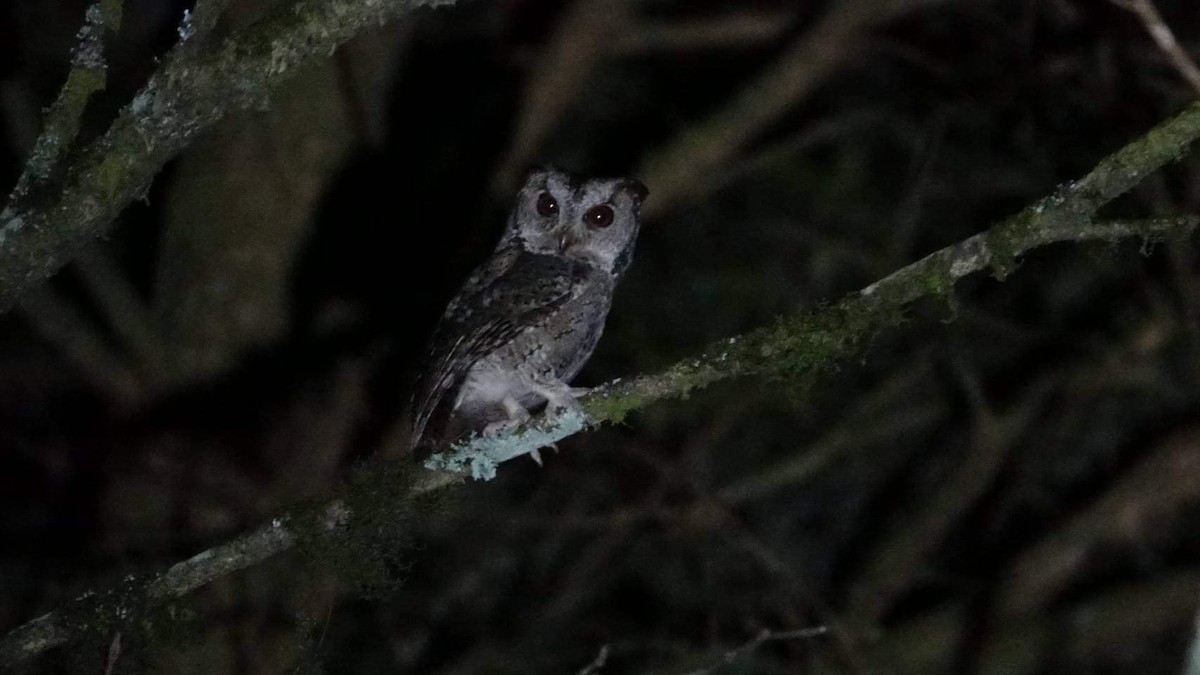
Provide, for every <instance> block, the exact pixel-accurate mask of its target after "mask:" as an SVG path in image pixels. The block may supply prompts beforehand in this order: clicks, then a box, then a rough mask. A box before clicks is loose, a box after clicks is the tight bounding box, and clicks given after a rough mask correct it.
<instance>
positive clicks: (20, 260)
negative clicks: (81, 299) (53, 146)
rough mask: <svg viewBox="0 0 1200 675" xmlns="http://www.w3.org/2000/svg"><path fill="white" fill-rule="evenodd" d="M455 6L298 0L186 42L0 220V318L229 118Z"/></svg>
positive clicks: (428, 0)
mask: <svg viewBox="0 0 1200 675" xmlns="http://www.w3.org/2000/svg"><path fill="white" fill-rule="evenodd" d="M453 2H454V0H408V1H405V2H401V1H398V0H299V1H298V2H294V3H284V4H283V5H282V6H280V7H279V8H278V9H276V10H275V11H274V12H273V13H271V14H270V15H268V16H267V17H265V18H264V19H263V20H261V21H259V22H258V23H256V24H254V25H252V26H250V27H248V28H247V29H245V30H243V31H240V32H238V33H235V34H233V35H231V36H230V37H229V38H228V39H227V40H224V41H223V42H221V43H219V44H214V45H212V47H211V48H206V49H189V48H186V45H187V41H186V40H184V41H182V42H181V43H180V45H179V46H177V47H176V48H175V49H173V50H172V51H171V52H170V53H169V54H168V55H167V57H166V58H165V59H164V63H163V65H162V66H161V67H160V68H159V70H158V71H157V72H156V73H155V74H154V75H153V76H152V77H151V78H150V81H149V83H147V85H146V87H145V88H144V89H142V91H141V92H139V93H138V94H137V96H136V97H134V99H133V101H132V102H130V103H129V105H127V106H126V107H125V108H124V109H122V111H121V113H120V114H119V115H118V117H117V119H116V121H114V122H113V124H112V126H111V127H110V128H109V129H108V131H107V132H106V133H105V134H104V135H103V136H102V137H101V138H99V139H98V140H97V141H96V142H94V143H93V144H92V145H91V146H90V147H88V148H87V149H85V150H84V151H83V153H82V154H81V157H80V158H79V161H78V162H76V163H75V164H74V166H72V167H70V168H69V170H67V171H66V172H65V175H64V176H63V177H62V179H61V180H59V181H55V182H56V183H61V184H56V185H54V186H53V187H54V188H55V189H47V190H39V191H37V194H38V195H39V197H38V198H37V199H35V200H32V201H31V203H28V204H26V203H21V202H14V203H11V204H10V205H9V206H8V208H6V209H4V211H3V212H2V213H0V310H6V309H8V308H10V307H11V306H12V304H13V302H14V300H15V299H16V298H17V297H18V296H19V294H20V293H21V292H22V291H23V290H25V289H26V288H29V287H30V286H32V285H33V284H36V283H38V282H40V281H42V280H43V279H45V278H47V277H48V276H50V275H51V274H53V273H54V272H55V271H57V270H58V269H59V268H60V267H62V265H63V264H65V263H66V262H67V260H68V259H69V258H70V257H71V255H73V254H74V252H75V251H77V250H78V249H79V248H80V246H81V245H82V244H83V243H84V242H85V241H86V240H87V239H88V238H90V237H92V236H95V235H96V234H99V233H100V232H102V231H103V230H104V228H105V227H107V226H108V225H109V223H111V222H112V220H113V219H114V218H115V217H116V215H117V214H118V213H119V212H120V211H121V209H122V208H124V206H125V205H126V204H128V203H129V202H130V201H131V200H133V199H134V198H136V197H138V196H139V195H141V194H143V193H144V192H145V191H146V189H147V188H148V187H149V185H150V181H151V180H152V179H153V178H154V175H155V174H156V173H158V171H159V169H161V168H162V166H163V164H165V163H166V162H167V161H168V160H169V159H171V158H172V157H174V156H175V155H176V154H177V153H178V152H179V151H180V150H182V149H183V148H184V147H185V146H187V145H188V144H189V143H190V142H191V141H192V139H194V138H195V137H196V135H197V134H198V133H199V132H201V131H202V130H204V129H206V128H208V127H209V126H211V125H212V124H213V123H214V122H216V121H217V120H219V119H221V118H222V117H223V116H224V115H225V114H226V113H227V112H229V111H231V110H242V109H248V108H254V107H261V106H263V105H265V104H266V102H267V100H268V98H269V96H270V94H271V92H272V91H274V89H275V87H277V86H278V85H279V84H280V83H281V82H282V81H283V80H284V79H285V78H286V77H287V75H289V74H290V73H292V72H294V71H295V70H296V69H297V68H301V67H303V66H304V65H306V64H308V63H312V62H314V61H317V60H320V59H324V58H327V57H328V56H329V55H330V54H331V53H332V52H333V51H334V50H335V49H337V48H338V47H339V46H340V45H342V44H343V43H345V42H346V41H347V40H349V39H350V38H352V37H354V36H355V35H357V34H358V33H360V32H362V31H364V30H367V29H369V28H372V27H375V26H378V25H380V24H382V23H384V22H386V21H388V20H389V19H393V18H395V17H398V16H400V15H401V14H403V13H404V12H406V11H407V10H408V9H410V8H412V7H416V6H437V5H448V4H452V3H453Z"/></svg>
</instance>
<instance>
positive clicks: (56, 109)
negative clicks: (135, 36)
mask: <svg viewBox="0 0 1200 675" xmlns="http://www.w3.org/2000/svg"><path fill="white" fill-rule="evenodd" d="M120 25H121V0H101V1H100V2H96V3H94V4H92V5H90V6H89V7H88V8H87V13H86V15H85V18H84V24H83V27H82V28H80V29H79V34H78V36H77V39H78V42H77V43H76V44H75V48H74V50H73V51H72V52H71V69H70V71H68V72H67V81H66V83H65V84H64V85H63V87H62V89H61V90H59V92H58V97H57V98H56V99H55V100H54V103H52V104H51V105H50V109H49V110H48V111H47V112H46V117H45V120H44V121H43V129H42V133H41V135H40V136H38V139H37V141H36V142H35V143H34V146H33V152H32V153H31V154H30V157H29V161H28V162H26V163H25V170H24V171H23V172H22V173H21V176H20V178H18V179H17V185H16V187H15V188H14V189H13V192H12V197H11V199H12V200H13V201H14V202H16V201H19V200H21V199H24V198H25V196H26V195H28V194H29V193H30V192H31V191H33V190H36V189H37V187H38V186H39V184H41V183H42V182H44V181H46V180H47V179H48V178H50V177H51V175H52V174H53V173H54V170H55V168H56V167H57V166H58V164H59V162H60V161H61V160H62V157H63V155H64V154H65V153H66V151H67V149H68V148H70V147H71V144H72V143H74V142H75V137H76V136H77V135H78V134H79V123H80V120H81V119H82V117H83V111H84V109H85V108H86V107H87V104H88V101H90V100H92V96H93V95H95V94H96V93H97V92H99V91H102V90H103V89H104V87H105V86H106V84H107V82H108V67H107V65H106V64H105V62H104V34H105V33H106V32H109V33H115V32H116V31H117V30H118V29H119V28H120Z"/></svg>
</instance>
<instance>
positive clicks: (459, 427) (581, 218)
mask: <svg viewBox="0 0 1200 675" xmlns="http://www.w3.org/2000/svg"><path fill="white" fill-rule="evenodd" d="M646 192H647V191H646V188H645V187H644V186H643V185H642V184H641V183H639V182H637V181H636V180H632V179H629V178H592V179H583V178H580V177H578V176H575V175H572V174H570V173H566V172H563V171H558V170H555V169H538V170H535V171H533V172H532V173H530V174H529V176H528V177H527V178H526V179H525V183H524V185H523V186H522V187H521V189H520V191H519V192H518V193H517V199H516V204H515V205H514V206H513V208H512V211H511V212H510V214H509V217H508V223H507V225H506V227H505V230H504V233H503V235H502V236H501V238H500V242H499V244H498V245H497V247H496V250H495V251H494V252H493V253H492V255H491V257H490V258H488V259H487V260H486V261H484V262H483V264H481V265H480V266H479V267H478V268H477V269H476V270H475V271H474V272H472V273H471V275H470V276H469V277H468V278H467V280H466V282H465V284H464V285H463V287H462V289H461V290H460V291H459V292H458V294H457V295H456V296H455V297H454V299H453V300H451V302H450V304H449V305H448V306H447V307H446V310H445V312H444V313H443V314H442V318H441V321H440V322H439V324H438V327H437V329H436V330H435V332H434V335H433V339H432V341H431V343H430V347H429V350H428V354H427V358H426V360H425V361H424V363H423V364H422V368H423V369H422V371H421V374H420V376H419V378H418V380H417V383H416V386H415V387H414V389H413V398H412V401H411V408H412V411H411V420H412V439H411V440H412V447H413V448H414V450H415V451H417V452H422V451H428V449H429V448H430V447H432V446H438V445H442V444H445V443H447V442H452V441H454V440H456V439H460V438H462V437H464V436H465V435H466V434H468V433H471V432H475V433H479V434H481V435H489V434H494V433H498V432H499V431H502V430H504V429H506V428H509V427H512V426H515V425H519V424H520V423H522V422H524V421H525V420H527V419H529V417H530V416H531V413H532V412H535V411H537V410H538V409H539V408H540V407H542V406H545V409H546V411H547V412H548V413H550V414H561V413H562V412H563V411H580V405H579V403H578V402H577V401H576V396H578V395H579V394H580V393H582V391H583V390H578V389H574V388H572V387H570V386H569V384H568V383H569V382H570V381H571V379H572V378H574V377H575V375H576V373H578V372H579V370H580V369H581V368H582V367H583V364H584V363H585V362H586V361H587V360H588V357H590V356H591V354H592V350H593V349H594V348H595V346H596V342H597V341H598V340H599V339H600V333H601V331H603V329H604V320H605V318H606V317H607V316H608V309H609V306H610V305H611V304H612V297H613V289H614V288H615V287H616V285H617V282H618V281H619V280H620V278H621V275H622V274H623V273H624V272H625V269H626V268H627V267H628V266H629V263H630V260H631V259H632V256H633V246H634V241H635V240H636V239H637V233H638V227H639V220H638V218H639V212H640V210H641V205H642V201H643V200H644V199H645V197H646ZM418 449H419V450H418ZM536 458H537V457H536V455H535V459H536Z"/></svg>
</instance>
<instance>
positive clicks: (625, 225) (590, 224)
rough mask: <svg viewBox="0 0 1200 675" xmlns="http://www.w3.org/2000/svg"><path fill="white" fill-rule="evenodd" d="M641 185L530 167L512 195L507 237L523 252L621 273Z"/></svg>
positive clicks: (630, 247) (633, 230)
mask: <svg viewBox="0 0 1200 675" xmlns="http://www.w3.org/2000/svg"><path fill="white" fill-rule="evenodd" d="M645 198H646V187H645V186H644V185H642V184H641V183H639V182H638V181H636V180H633V179H631V178H589V179H583V178H580V177H579V176H575V175H573V174H570V173H567V172H565V171H559V170H556V169H549V168H543V169H535V170H534V171H532V172H530V174H529V176H528V177H527V178H526V179H525V184H524V185H523V186H522V187H521V190H520V192H518V193H517V203H516V205H515V206H514V207H513V210H512V215H511V216H510V217H509V221H508V231H507V232H506V236H513V237H517V238H519V239H520V240H521V242H522V246H523V247H524V248H525V250H527V251H530V252H533V253H544V254H547V255H561V256H565V257H568V258H573V259H576V260H579V261H581V262H584V263H586V264H588V265H592V266H594V267H597V268H600V269H603V270H605V271H607V272H609V273H610V274H612V275H614V276H620V275H621V273H622V272H624V271H625V268H626V267H628V266H629V262H630V260H632V258H633V244H634V240H636V239H637V232H638V225H639V221H638V217H639V213H640V212H641V208H642V200H643V199H645Z"/></svg>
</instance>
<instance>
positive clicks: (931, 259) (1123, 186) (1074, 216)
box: [0, 104, 1200, 665]
mask: <svg viewBox="0 0 1200 675" xmlns="http://www.w3.org/2000/svg"><path fill="white" fill-rule="evenodd" d="M1198 136H1200V104H1193V105H1192V106H1190V107H1189V108H1188V109H1187V110H1186V111H1185V112H1183V113H1182V114H1180V115H1178V116H1176V117H1174V118H1172V119H1170V120H1168V121H1166V122H1164V123H1162V124H1160V125H1159V126H1158V127H1156V128H1154V129H1152V130H1151V131H1150V132H1149V133H1147V134H1146V135H1145V136H1143V137H1142V138H1140V139H1138V140H1136V141H1134V142H1133V143H1130V144H1129V145H1127V146H1126V147H1125V148H1123V149H1121V150H1119V151H1118V152H1116V153H1114V154H1112V155H1110V156H1109V157H1107V158H1105V159H1104V160H1102V161H1101V162H1100V163H1099V164H1098V165H1097V166H1096V168H1095V169H1093V170H1092V171H1091V172H1090V173H1088V174H1087V175H1086V176H1084V177H1083V178H1082V179H1080V180H1079V181H1071V182H1069V183H1066V184H1064V185H1063V186H1061V187H1060V188H1059V189H1058V191H1056V192H1055V193H1054V194H1053V195H1051V196H1049V197H1046V198H1044V199H1042V200H1040V201H1038V202H1036V203H1035V204H1033V205H1032V206H1030V207H1028V208H1026V209H1025V210H1024V211H1022V212H1020V213H1018V214H1017V215H1015V216H1013V217H1011V218H1009V219H1007V220H1005V221H1002V222H1000V223H999V224H997V225H995V226H993V227H992V228H991V229H989V230H987V231H985V232H981V233H979V234H977V235H974V236H972V237H970V238H968V239H966V240H964V241H961V242H959V243H956V244H953V245H950V246H947V247H946V248H943V249H941V250H939V251H937V252H935V253H932V254H930V255H928V256H926V257H924V258H922V259H921V260H918V261H917V262H914V263H912V264H911V265H908V266H907V267H904V268H902V269H900V270H898V271H896V272H894V273H893V274H891V275H889V276H887V277H885V278H884V279H881V280H880V281H877V282H875V283H873V284H871V285H870V286H868V287H866V288H864V289H863V290H861V291H859V292H857V293H853V294H851V295H849V296H847V297H846V298H844V299H842V300H841V301H839V302H837V303H835V304H832V305H828V306H824V307H820V308H817V309H814V310H811V311H809V312H806V313H803V314H801V315H798V316H794V317H787V318H783V319H781V320H780V321H778V322H777V323H776V324H775V325H773V326H769V327H764V328H760V329H758V330H755V331H752V332H750V333H747V334H745V335H741V336H737V337H731V338H728V339H726V340H722V341H720V342H718V343H716V344H714V345H713V346H711V347H709V348H708V349H706V350H705V351H703V352H702V353H701V354H699V355H697V356H695V357H693V358H688V359H684V360H683V361H680V362H679V363H676V364H675V365H674V366H671V367H670V368H667V369H666V370H664V371H662V372H659V373H656V374H653V375H646V376H641V377H637V378H634V379H630V380H627V381H621V380H616V381H614V382H611V383H609V384H608V385H605V386H602V387H599V388H597V389H595V390H593V391H592V392H591V393H590V394H589V395H588V396H587V397H585V398H584V399H582V403H583V406H584V409H585V410H586V412H587V415H588V419H586V420H584V419H582V417H581V416H579V415H563V416H559V417H557V418H554V419H547V418H545V417H541V418H539V419H538V420H536V421H535V423H534V424H532V425H530V427H528V428H526V429H522V430H517V431H514V432H511V433H509V434H506V435H501V436H498V437H495V438H476V439H473V440H471V441H469V442H468V443H466V444H464V445H463V446H461V447H457V448H452V449H451V450H450V451H448V452H447V453H443V454H442V455H438V456H435V458H434V459H433V460H432V461H431V464H430V465H431V466H435V467H440V468H442V469H453V470H451V471H447V470H441V471H429V472H425V473H423V474H422V475H421V476H420V477H418V478H417V479H416V480H415V481H412V482H411V483H409V484H407V485H406V486H405V487H404V488H403V490H404V491H405V492H406V494H407V496H408V498H413V497H415V496H417V495H421V494H424V493H427V492H430V491H433V490H437V489H440V488H443V487H446V486H448V485H450V484H453V483H457V482H460V481H461V480H462V479H463V477H464V475H465V473H466V472H467V471H468V470H470V472H471V473H472V474H473V475H475V476H476V477H488V476H490V475H494V473H495V469H496V465H497V464H499V463H500V462H503V461H506V460H507V459H511V458H513V457H517V456H520V455H522V454H528V453H530V452H533V451H535V450H537V449H538V448H540V447H543V446H544V445H545V444H547V443H553V442H555V441H557V440H560V439H562V438H566V437H567V436H570V435H572V434H575V433H578V432H579V431H581V430H583V429H584V428H586V427H587V426H589V425H596V424H599V423H601V422H606V421H618V420H620V419H622V418H623V417H624V416H625V415H627V414H628V413H629V412H632V411H634V410H637V409H640V408H643V407H646V406H647V405H649V404H651V403H654V402H656V401H658V400H661V399H664V398H669V397H678V396H683V395H685V394H687V393H688V392H689V391H691V390H692V389H695V388H698V387H703V386H706V385H709V384H712V383H714V382H718V381H721V380H725V379H730V378H733V377H738V376H745V375H774V376H785V377H811V376H812V374H813V372H814V371H817V370H819V369H821V368H824V367H829V366H831V365H833V364H835V363H837V362H838V361H841V360H843V359H845V358H847V357H849V356H852V355H853V354H854V353H856V352H857V351H858V350H859V348H860V347H861V345H862V343H863V342H864V341H866V340H867V339H868V338H869V337H870V336H871V335H873V334H875V333H876V332H878V331H879V330H880V329H881V328H884V327H886V326H888V325H891V324H894V323H896V322H898V321H899V320H900V319H901V318H902V317H903V312H904V308H905V306H906V305H907V304H909V303H910V302H912V301H914V300H917V299H919V298H922V297H927V296H934V297H936V296H943V295H947V294H949V293H951V292H952V291H953V287H954V283H955V282H957V281H958V280H959V279H961V278H963V277H965V276H967V275H969V274H973V273H975V272H979V271H983V270H986V269H991V270H992V271H993V272H994V273H995V274H997V275H998V276H1004V275H1006V274H1007V273H1009V272H1010V271H1011V270H1012V269H1013V266H1014V265H1015V263H1016V259H1017V258H1018V257H1019V256H1020V255H1021V254H1023V253H1024V252H1026V251H1028V250H1030V249H1032V248H1035V247H1038V246H1043V245H1045V244H1049V243H1053V242H1067V241H1089V240H1102V241H1113V240H1118V239H1122V238H1127V237H1141V238H1148V239H1161V238H1166V237H1170V236H1178V235H1180V234H1183V233H1190V232H1191V231H1192V230H1194V229H1195V228H1196V226H1197V225H1198V224H1200V218H1198V217H1195V216H1180V217H1171V218H1152V219H1146V220H1117V221H1105V222H1093V220H1092V216H1093V214H1095V212H1096V211H1097V210H1098V209H1099V208H1100V207H1101V206H1103V205H1104V204H1106V203H1107V202H1109V201H1111V200H1112V199H1113V198H1115V197H1117V196H1119V195H1120V194H1122V193H1124V192H1126V191H1127V190H1129V189H1130V188H1132V187H1133V186H1134V185H1135V184H1136V183H1137V182H1138V181H1139V180H1141V179H1142V178H1143V177H1145V176H1146V175H1148V174H1149V173H1151V172H1152V171H1154V170H1156V169H1158V168H1159V167H1161V166H1162V165H1164V164H1166V163H1167V162H1168V161H1171V160H1173V159H1175V158H1177V157H1179V156H1181V155H1182V154H1183V153H1184V152H1185V151H1186V149H1187V147H1188V146H1189V145H1190V144H1191V142H1192V141H1193V140H1194V139H1196V138H1197V137H1198ZM352 497H353V495H352V494H351V495H350V496H349V497H348V498H347V499H346V500H344V501H335V502H332V503H330V504H329V505H327V506H325V507H321V508H317V509H310V510H308V511H306V512H303V513H301V514H299V515H294V516H289V517H285V518H278V519H276V520H274V521H273V522H272V523H271V524H269V525H267V526H265V527H263V528H261V529H259V530H257V531H255V532H253V533H251V534H248V535H245V536H243V537H241V538H239V539H236V540H234V541H232V542H229V543H227V544H224V545H221V546H218V547H216V548H213V549H210V550H209V551H205V552H203V553H200V554H199V555H196V556H194V557H192V558H191V559H189V560H187V561H184V562H181V563H178V564H176V565H175V566H173V567H171V568H169V569H168V570H167V571H166V572H164V573H163V574H161V575H159V576H157V577H154V578H152V579H150V580H148V581H144V582H136V581H135V582H134V583H133V586H135V587H132V588H124V589H114V590H109V591H106V592H105V593H104V594H103V595H102V596H100V599H99V600H96V599H95V598H96V596H94V595H92V596H89V597H86V598H78V599H76V600H75V601H74V602H73V603H72V604H71V605H70V607H68V608H67V609H66V610H65V611H60V612H52V613H49V614H45V615H43V616H41V617H39V618H37V619H35V620H33V621H31V622H29V623H27V624H25V625H24V626H21V627H19V628H17V629H16V630H14V631H12V632H11V633H10V634H9V635H7V636H6V637H5V638H3V639H2V640H0V664H4V665H12V664H15V663H18V662H20V661H23V660H25V659H28V658H31V657H32V656H34V655H36V654H38V653H40V652H43V651H45V650H47V649H50V648H52V647H55V646H58V645H62V644H65V643H67V642H69V641H71V640H74V639H77V638H78V637H80V636H81V635H83V634H84V633H86V632H88V631H95V630H102V629H103V630H107V631H109V632H112V631H113V630H115V629H117V628H119V625H114V621H117V620H114V619H113V618H112V617H114V616H117V617H118V619H119V621H117V622H118V623H119V622H128V621H130V620H132V618H133V617H131V616H130V615H131V614H134V613H136V612H134V611H130V610H129V609H128V608H129V607H131V606H133V607H135V609H148V608H151V607H154V606H157V605H160V604H162V603H164V602H166V601H167V600H169V599H171V598H176V597H180V596H183V595H185V594H187V593H189V592H191V591H193V590H195V589H197V588H199V587H201V586H203V585H205V584H207V583H209V582H211V581H212V580H213V579H216V578H219V577H221V576H224V575H226V574H229V573H231V572H235V571H237V570H241V569H245V568H247V567H250V566H252V565H255V564H257V563H259V562H261V561H263V560H265V559H267V558H269V557H271V556H273V555H275V554H277V553H280V552H282V551H285V550H288V549H290V548H292V547H294V546H296V545H297V543H298V542H299V541H300V540H301V536H300V533H304V536H305V537H306V538H309V537H318V538H320V537H326V536H331V535H333V534H336V533H340V532H343V531H344V530H345V529H346V528H347V527H348V526H350V525H352V524H353V522H354V520H355V518H357V516H358V515H359V514H356V513H354V510H353V508H352V507H351V506H349V505H348V504H350V503H351V499H352ZM306 540H307V539H306ZM81 607H82V608H84V609H87V608H91V609H90V611H87V612H84V613H81V611H80V608H81ZM81 616H83V617H84V619H83V620H81V619H80V618H79V617H81ZM68 617H75V618H74V619H71V618H68ZM88 617H96V618H98V617H105V619H104V623H103V625H100V624H96V623H92V622H91V620H90V619H88Z"/></svg>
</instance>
